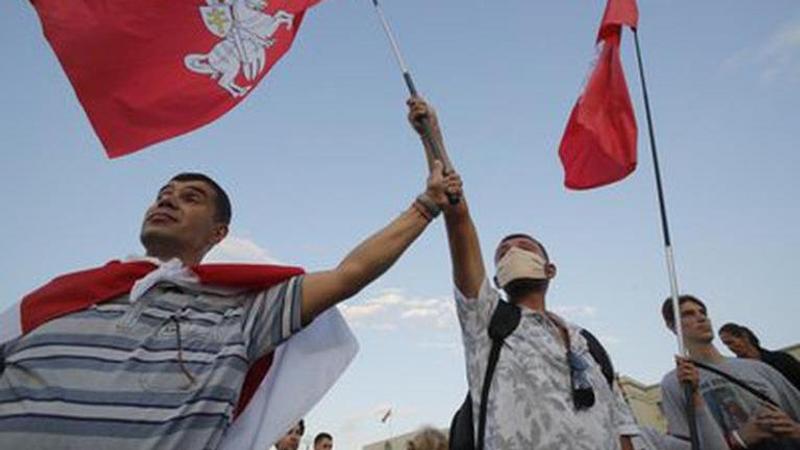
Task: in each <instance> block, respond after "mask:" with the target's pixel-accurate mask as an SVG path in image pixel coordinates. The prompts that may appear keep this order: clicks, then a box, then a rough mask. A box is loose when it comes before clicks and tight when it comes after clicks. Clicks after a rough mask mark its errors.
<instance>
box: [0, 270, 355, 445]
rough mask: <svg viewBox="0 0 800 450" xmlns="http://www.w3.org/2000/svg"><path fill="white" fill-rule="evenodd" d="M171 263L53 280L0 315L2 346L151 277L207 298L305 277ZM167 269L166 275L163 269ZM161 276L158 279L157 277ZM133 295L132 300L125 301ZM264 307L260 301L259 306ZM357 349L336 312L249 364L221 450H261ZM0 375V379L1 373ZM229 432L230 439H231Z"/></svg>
mask: <svg viewBox="0 0 800 450" xmlns="http://www.w3.org/2000/svg"><path fill="white" fill-rule="evenodd" d="M175 262H176V263H178V264H173V265H172V266H176V267H177V268H178V269H179V270H174V269H176V267H169V266H170V264H171V263H163V264H161V265H160V266H159V265H156V264H153V263H151V262H148V261H134V262H119V261H112V262H110V263H108V264H106V265H105V266H102V267H98V268H94V269H89V270H84V271H80V272H74V273H71V274H67V275H63V276H60V277H57V278H55V279H53V280H52V281H51V282H49V283H47V284H45V285H44V286H42V287H41V288H39V289H37V290H35V291H33V292H31V293H30V294H28V295H27V296H25V297H24V298H23V300H22V301H21V302H19V303H18V304H17V305H14V306H12V307H11V308H9V309H7V310H5V311H3V312H2V313H0V344H2V343H3V342H5V341H8V340H11V339H15V338H17V337H20V336H24V335H25V334H27V333H29V332H31V331H33V330H34V329H36V328H37V327H39V326H41V325H43V324H45V323H47V322H48V321H51V320H54V319H57V318H58V317H61V316H65V315H68V314H70V313H74V312H79V311H82V310H85V309H87V308H90V307H91V306H93V305H97V304H100V303H104V302H107V301H110V300H113V299H115V298H117V297H119V296H121V295H125V294H127V293H129V292H134V291H136V289H137V288H136V286H137V283H141V281H144V280H147V278H148V277H150V278H152V279H151V280H150V281H151V283H150V284H149V285H150V286H152V284H153V283H156V282H159V281H168V282H173V283H175V284H177V285H179V286H184V287H189V288H198V289H209V290H210V291H211V292H227V290H230V291H231V292H246V291H253V290H263V289H268V288H269V287H271V286H275V285H277V284H279V283H281V282H283V281H285V280H288V279H289V278H291V277H294V276H296V275H300V274H302V273H303V270H302V269H300V268H297V267H284V266H271V265H255V264H205V265H199V266H195V267H191V268H185V267H183V266H182V265H180V264H179V261H177V260H175ZM165 269H166V270H165ZM159 272H161V273H159ZM134 297H135V294H133V293H131V294H130V299H131V301H138V300H135V299H134ZM264 301H266V300H264ZM357 349H358V344H357V342H356V340H355V337H354V336H353V335H352V333H351V331H350V329H349V327H348V326H347V323H346V322H345V321H344V319H343V317H342V316H341V314H340V313H339V311H338V309H336V308H331V309H330V310H328V311H326V312H325V313H323V314H322V315H320V316H319V317H317V318H316V319H315V320H314V321H313V322H312V323H311V324H310V325H309V326H307V327H306V328H305V329H303V330H301V331H300V332H298V333H297V334H295V335H294V336H292V337H290V338H289V339H288V340H287V341H286V342H285V343H283V344H281V345H280V346H279V347H278V348H277V349H276V350H275V351H274V352H273V353H270V354H268V355H265V356H264V357H262V358H261V359H259V360H257V361H254V362H253V363H252V364H251V365H250V370H249V371H248V373H247V375H246V377H245V380H244V384H243V386H242V391H241V394H240V396H239V403H238V406H237V408H236V418H235V420H234V422H233V424H232V425H231V426H230V427H229V430H228V432H226V434H225V435H224V436H223V439H222V442H221V444H220V445H221V448H223V449H226V450H245V449H253V448H267V447H268V446H269V445H271V444H272V443H274V442H275V441H276V440H277V439H278V438H280V436H282V435H283V434H284V433H285V432H286V430H287V429H288V428H289V427H290V426H291V424H292V423H294V422H296V421H297V420H298V419H299V418H301V417H302V416H303V415H305V414H307V413H308V411H309V410H310V409H311V408H312V407H313V406H314V404H316V403H317V402H318V401H319V400H320V399H321V398H322V396H323V395H324V394H325V393H326V392H327V391H328V389H329V388H330V387H331V386H332V385H333V383H334V382H335V381H336V379H338V377H339V376H340V375H341V374H342V373H343V372H344V370H345V369H346V367H347V366H348V365H349V363H350V362H351V361H352V359H353V358H354V357H355V354H356V352H357ZM0 373H1V372H0ZM234 430H235V432H233V431H234Z"/></svg>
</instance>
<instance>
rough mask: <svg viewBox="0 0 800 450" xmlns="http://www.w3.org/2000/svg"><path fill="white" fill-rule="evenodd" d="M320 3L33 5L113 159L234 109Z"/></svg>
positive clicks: (99, 1)
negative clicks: (303, 20)
mask: <svg viewBox="0 0 800 450" xmlns="http://www.w3.org/2000/svg"><path fill="white" fill-rule="evenodd" d="M319 1H320V0H269V1H267V0H169V1H163V0H114V1H107V0H70V1H63V0H31V2H32V3H33V5H34V6H35V8H36V10H37V12H38V13H39V17H40V19H41V21H42V27H43V29H44V34H45V36H46V37H47V40H48V41H49V42H50V45H51V46H52V47H53V50H54V51H55V53H56V56H58V59H59V61H60V62H61V65H62V67H63V68H64V71H65V72H66V74H67V77H68V78H69V80H70V82H71V83H72V86H73V88H74V89H75V93H76V94H77V95H78V99H79V100H80V102H81V104H82V105H83V108H84V110H85V111H86V114H87V115H88V116H89V120H90V122H91V123H92V126H93V127H94V130H95V132H96V133H97V135H98V137H99V138H100V141H102V143H103V146H104V147H105V149H106V152H107V153H108V156H109V157H111V158H114V157H118V156H122V155H126V154H128V153H132V152H135V151H137V150H140V149H142V148H144V147H146V146H148V145H151V144H154V143H157V142H160V141H163V140H165V139H169V138H172V137H175V136H178V135H181V134H183V133H187V132H189V131H192V130H194V129H196V128H198V127H201V126H203V125H205V124H207V123H209V122H211V121H213V120H214V119H216V118H218V117H219V116H221V115H223V114H225V113H226V112H227V111H228V110H230V109H231V108H233V107H234V106H236V105H237V104H238V103H239V102H240V101H242V99H244V97H245V96H246V95H247V94H248V92H250V91H251V90H252V88H254V87H255V86H256V85H257V84H258V82H259V81H260V80H261V79H262V78H263V77H264V76H265V75H266V74H267V72H268V71H269V70H270V68H271V67H272V66H273V65H274V64H275V63H276V62H277V61H278V59H280V57H281V56H283V54H284V53H286V51H287V50H289V47H290V46H291V44H292V41H293V40H294V37H295V35H296V33H297V30H298V28H299V27H300V22H301V21H302V18H303V15H304V13H305V11H306V9H308V8H309V7H311V6H313V5H314V4H316V3H318V2H319Z"/></svg>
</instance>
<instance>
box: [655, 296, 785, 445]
mask: <svg viewBox="0 0 800 450" xmlns="http://www.w3.org/2000/svg"><path fill="white" fill-rule="evenodd" d="M679 304H680V310H679V312H680V320H681V323H680V326H681V327H682V329H683V337H684V344H685V346H686V348H687V349H688V351H689V354H690V356H691V358H692V359H694V360H697V361H699V362H702V363H705V364H707V365H710V366H713V367H715V368H716V369H718V370H720V371H722V372H724V373H726V374H728V375H732V376H733V377H735V378H737V379H739V380H741V381H742V382H744V383H745V384H747V385H749V386H750V387H752V388H754V389H755V390H757V391H759V392H760V393H762V394H764V395H766V396H767V397H768V398H770V399H771V400H772V401H773V402H775V404H777V405H778V406H777V407H774V406H770V405H768V404H767V403H766V402H764V401H763V400H760V399H758V398H757V397H756V396H754V395H753V394H751V393H749V392H747V391H746V390H745V389H743V388H741V387H739V386H737V385H736V384H734V383H732V382H730V381H729V380H727V379H725V378H724V377H721V376H719V375H717V374H714V373H712V372H709V371H707V370H703V369H701V370H700V383H699V391H700V394H701V395H702V396H703V398H704V400H705V402H706V404H707V407H708V409H709V411H710V413H711V415H712V416H713V417H714V419H715V420H716V422H717V424H718V425H719V426H720V428H721V429H722V430H723V432H724V433H725V436H726V437H727V439H728V443H729V445H730V446H731V448H733V449H737V448H749V449H757V450H798V449H800V423H798V419H799V418H800V392H798V391H797V390H796V389H795V388H794V387H793V386H792V385H791V384H789V382H788V381H786V379H785V378H784V377H783V376H781V374H780V373H778V372H777V371H775V370H774V369H773V368H772V367H769V366H768V365H766V364H764V363H762V362H760V361H754V360H743V359H735V358H725V357H723V356H722V355H721V354H720V353H719V351H718V350H717V348H716V347H715V346H714V344H713V340H714V330H713V329H712V327H711V321H710V320H709V319H708V316H707V314H706V306H705V304H704V303H703V302H702V301H701V300H700V299H698V298H696V297H693V296H691V295H682V296H681V297H680V299H679ZM661 312H662V316H663V318H664V321H665V322H666V325H667V327H668V328H669V329H670V330H672V331H673V332H674V331H675V326H676V325H675V322H674V319H673V318H674V315H673V309H672V300H671V299H667V300H666V301H665V302H664V304H663V306H662V311H661ZM661 390H662V397H663V410H664V415H665V416H666V418H667V422H668V431H669V433H670V434H674V435H683V436H686V435H688V425H687V422H686V416H685V415H684V414H685V413H684V411H685V404H686V401H685V398H684V396H683V390H682V389H681V386H680V384H679V382H678V379H677V377H676V376H675V373H674V371H672V372H670V373H668V374H666V375H665V376H664V378H663V380H662V381H661Z"/></svg>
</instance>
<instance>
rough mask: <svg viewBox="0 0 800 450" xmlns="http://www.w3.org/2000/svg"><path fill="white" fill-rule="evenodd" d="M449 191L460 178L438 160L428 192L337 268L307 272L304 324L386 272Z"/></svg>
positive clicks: (456, 187)
mask: <svg viewBox="0 0 800 450" xmlns="http://www.w3.org/2000/svg"><path fill="white" fill-rule="evenodd" d="M448 192H450V193H458V192H460V180H459V179H458V176H457V175H455V174H451V175H449V176H444V174H443V170H442V164H441V163H440V162H436V163H435V164H434V165H433V170H432V171H431V173H430V176H429V177H428V183H427V188H426V190H425V193H424V194H422V195H421V196H420V197H418V198H417V199H416V200H414V202H413V203H412V204H411V206H410V207H409V208H408V209H406V210H405V211H404V212H403V213H402V214H400V216H399V217H397V218H396V219H394V220H393V221H392V222H391V223H389V225H387V226H386V227H384V228H383V229H382V230H380V231H378V232H377V233H375V234H374V235H372V236H371V237H369V238H367V239H366V240H365V241H363V242H362V243H361V244H359V245H358V246H357V247H356V248H355V249H353V250H352V251H351V252H350V253H349V254H348V255H347V256H346V257H345V258H344V259H343V260H342V262H341V263H339V265H338V266H337V267H336V268H335V269H333V270H327V271H323V272H316V273H311V274H308V275H306V277H305V278H304V280H303V287H302V290H303V298H302V320H303V324H307V323H309V322H311V321H312V320H313V319H314V317H316V316H317V315H318V314H320V313H321V312H322V311H324V310H326V309H328V308H330V307H331V306H333V305H335V304H337V303H339V302H341V301H343V300H346V299H348V298H350V297H352V296H353V295H355V294H356V293H358V292H359V291H360V290H361V289H363V288H364V287H365V286H366V285H368V284H369V283H371V282H372V281H373V280H375V279H376V278H378V277H379V276H381V274H383V273H384V272H386V270H388V269H389V267H391V266H392V264H394V263H395V261H397V259H398V258H399V257H400V255H402V254H403V252H404V251H405V250H406V249H407V248H408V247H409V246H410V245H411V243H412V242H414V240H415V239H416V238H417V237H418V236H419V235H420V234H422V232H423V231H424V230H425V227H426V226H427V225H428V223H430V221H431V220H432V219H433V218H434V216H435V215H436V214H438V212H439V210H440V209H441V208H442V206H443V205H446V204H447V193H448Z"/></svg>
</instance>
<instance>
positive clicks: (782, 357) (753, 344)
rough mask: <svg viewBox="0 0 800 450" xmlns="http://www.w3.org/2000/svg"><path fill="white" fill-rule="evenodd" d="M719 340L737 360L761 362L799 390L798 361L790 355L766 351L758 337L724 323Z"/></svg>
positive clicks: (738, 326) (734, 325) (745, 328)
mask: <svg viewBox="0 0 800 450" xmlns="http://www.w3.org/2000/svg"><path fill="white" fill-rule="evenodd" d="M719 338H720V340H722V343H723V344H725V346H726V347H728V350H730V351H731V352H733V353H734V354H735V355H736V356H738V357H739V358H749V359H758V360H761V361H763V362H765V363H767V364H769V365H770V366H772V367H774V368H775V370H777V371H778V372H780V373H781V375H783V376H784V377H786V379H787V380H789V382H790V383H792V384H793V385H794V387H795V388H797V389H798V390H800V361H797V360H796V359H795V358H794V357H793V356H792V355H790V354H788V353H786V352H781V351H772V350H767V349H765V348H763V347H761V342H760V341H759V340H758V337H757V336H756V335H755V333H753V332H752V331H751V330H750V329H749V328H747V327H745V326H742V325H738V324H735V323H726V324H725V325H723V326H721V327H720V329H719Z"/></svg>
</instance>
